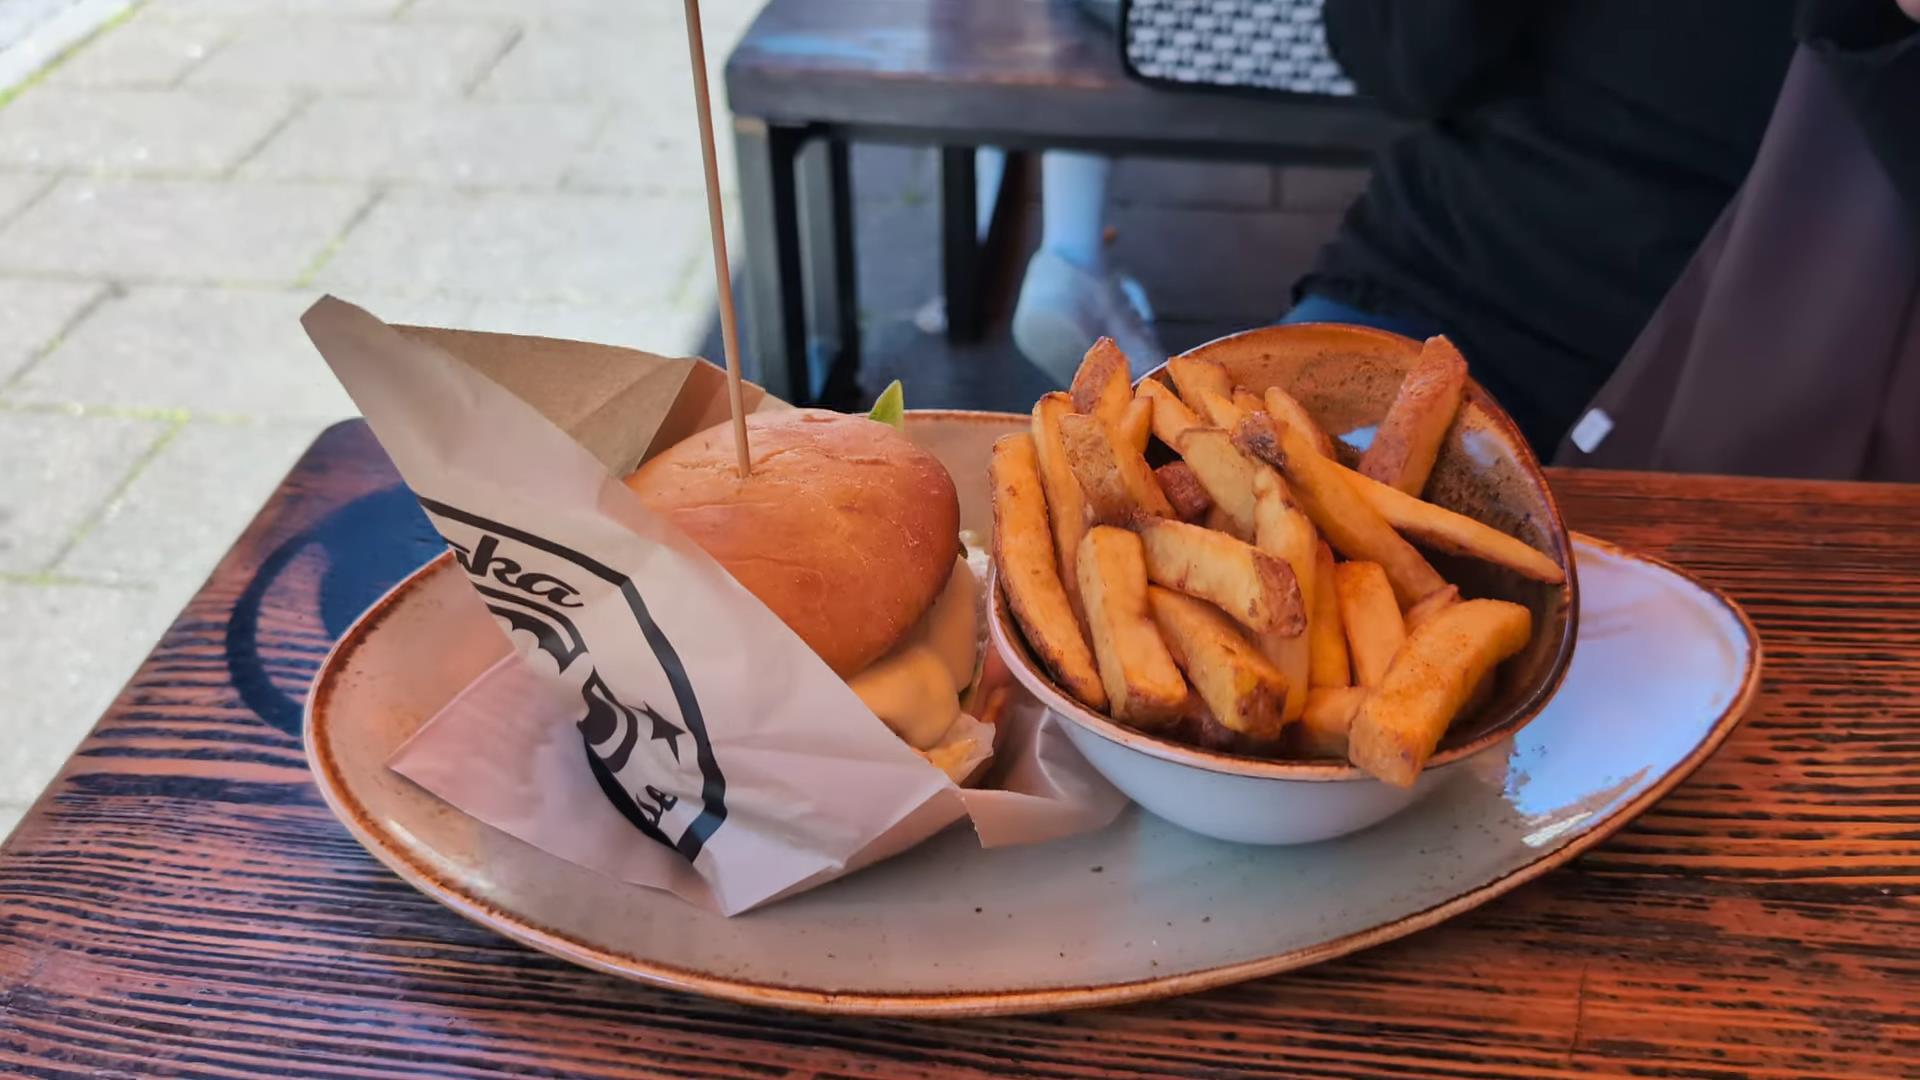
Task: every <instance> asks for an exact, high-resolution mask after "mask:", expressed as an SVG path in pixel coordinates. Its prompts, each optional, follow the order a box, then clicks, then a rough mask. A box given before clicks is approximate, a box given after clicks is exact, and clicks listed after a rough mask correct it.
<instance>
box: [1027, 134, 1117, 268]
mask: <svg viewBox="0 0 1920 1080" xmlns="http://www.w3.org/2000/svg"><path fill="white" fill-rule="evenodd" d="M1112 172H1113V161H1112V159H1110V158H1106V157H1102V156H1101V155H1099V154H1080V153H1073V152H1070V151H1066V150H1048V151H1047V152H1046V153H1044V154H1041V155H1040V246H1041V247H1043V248H1045V249H1046V250H1048V251H1051V252H1053V253H1054V254H1055V255H1058V256H1060V257H1061V258H1063V259H1065V260H1067V261H1068V262H1070V263H1073V264H1074V265H1075V266H1078V267H1080V268H1081V269H1083V270H1092V271H1095V272H1098V271H1100V270H1101V269H1103V268H1104V267H1105V265H1106V252H1105V248H1106V245H1105V244H1104V243H1102V239H1103V237H1102V234H1103V233H1104V232H1105V228H1106V225H1105V219H1106V214H1107V177H1108V175H1109V174H1110V173H1112Z"/></svg>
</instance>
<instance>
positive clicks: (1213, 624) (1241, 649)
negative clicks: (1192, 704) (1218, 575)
mask: <svg viewBox="0 0 1920 1080" xmlns="http://www.w3.org/2000/svg"><path fill="white" fill-rule="evenodd" d="M1147 594H1148V597H1149V598H1150V603H1151V604H1152V607H1153V618H1154V621H1155V622H1157V623H1159V625H1160V632H1161V634H1162V635H1163V636H1164V638H1165V640H1166V643H1167V647H1168V648H1169V649H1171V650H1172V651H1173V658H1174V661H1175V662H1176V663H1178V664H1179V665H1180V667H1181V669H1182V670H1184V671H1185V672H1186V673H1187V678H1188V679H1190V680H1192V681H1193V688H1194V689H1195V690H1197V691H1199V694H1200V697H1201V699H1202V700H1204V701H1205V702H1206V703H1207V708H1208V710H1209V711H1211V712H1212V713H1213V716H1214V719H1216V720H1218V721H1219V722H1220V723H1221V724H1224V725H1225V726H1227V727H1229V728H1231V729H1233V730H1234V731H1237V732H1239V733H1240V734H1242V735H1246V736H1249V737H1250V738H1253V739H1256V740H1259V741H1263V742H1265V741H1271V740H1273V739H1275V738H1278V737H1279V735H1280V730H1281V727H1282V726H1283V725H1284V724H1285V723H1286V720H1285V716H1284V711H1283V710H1284V707H1285V705H1286V700H1287V679H1286V676H1284V675H1282V674H1281V673H1280V671H1279V670H1278V669H1277V668H1275V667H1274V666H1273V665H1272V664H1271V663H1269V662H1268V661H1267V658H1266V657H1264V656H1261V655H1260V653H1259V651H1258V650H1256V649H1255V648H1254V647H1253V644H1252V643H1251V642H1249V641H1248V640H1247V639H1246V638H1245V637H1243V636H1242V635H1241V633H1240V630H1239V628H1238V627H1236V626H1235V625H1234V624H1233V620H1232V619H1229V618H1227V616H1226V615H1225V614H1223V613H1222V612H1221V611H1220V609H1219V608H1216V607H1214V606H1213V605H1211V604H1209V603H1207V602H1205V601H1203V600H1195V599H1194V598H1193V597H1191V596H1186V595H1183V594H1181V593H1177V592H1174V591H1173V590H1172V589H1163V588H1160V587H1159V586H1157V585H1156V586H1152V587H1151V588H1149V589H1148V590H1147Z"/></svg>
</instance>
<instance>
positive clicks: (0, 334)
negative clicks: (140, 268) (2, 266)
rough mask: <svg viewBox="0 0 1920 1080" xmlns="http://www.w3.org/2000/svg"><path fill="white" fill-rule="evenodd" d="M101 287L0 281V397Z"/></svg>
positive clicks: (64, 283) (61, 282)
mask: <svg viewBox="0 0 1920 1080" xmlns="http://www.w3.org/2000/svg"><path fill="white" fill-rule="evenodd" d="M102 291H104V286H100V285H94V284H90V283H85V282H77V281H26V280H22V279H19V278H0V395H4V394H6V393H7V389H8V387H7V383H8V381H9V380H11V379H12V378H13V377H14V376H15V375H17V374H18V373H19V372H20V370H21V369H22V368H24V367H25V366H26V365H27V363H28V362H29V361H31V360H32V359H33V358H34V357H35V356H38V355H39V353H40V350H41V349H43V348H45V347H46V346H47V345H48V343H50V342H52V341H53V339H54V338H55V337H57V336H59V333H60V331H61V330H62V329H63V328H64V327H65V326H66V325H67V323H69V322H71V321H72V320H73V317H74V316H75V315H78V314H79V313H80V310H81V309H82V308H84V307H86V305H87V304H88V303H89V302H90V301H92V300H93V299H94V298H95V297H97V296H99V295H100V294H101V292H102Z"/></svg>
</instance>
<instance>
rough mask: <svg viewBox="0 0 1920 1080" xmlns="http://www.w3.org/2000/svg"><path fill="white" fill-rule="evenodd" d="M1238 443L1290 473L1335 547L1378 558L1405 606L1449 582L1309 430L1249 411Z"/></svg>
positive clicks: (1302, 502) (1352, 555) (1369, 559)
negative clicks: (1316, 443) (1361, 492)
mask: <svg viewBox="0 0 1920 1080" xmlns="http://www.w3.org/2000/svg"><path fill="white" fill-rule="evenodd" d="M1188 437H1189V438H1191V437H1192V436H1191V434H1189V436H1188ZM1233 443H1234V445H1235V446H1237V447H1239V448H1240V449H1242V450H1245V451H1246V452H1247V453H1249V454H1252V455H1253V456H1255V457H1257V458H1260V459H1261V460H1264V461H1267V462H1269V463H1271V464H1273V465H1275V466H1278V467H1279V469H1280V471H1281V472H1283V473H1284V474H1286V478H1287V482H1288V483H1289V484H1290V485H1292V489H1293V494H1294V498H1295V499H1297V500H1298V501H1299V503H1300V505H1301V507H1302V508H1303V509H1304V510H1306V512H1307V516H1308V517H1310V518H1312V519H1313V523H1314V525H1315V526H1317V527H1318V528H1319V529H1320V532H1321V534H1322V535H1324V536H1325V537H1326V538H1327V542H1328V543H1330V544H1332V545H1333V546H1334V548H1335V550H1337V551H1339V552H1340V553H1341V554H1342V555H1345V556H1346V557H1347V558H1349V559H1358V560H1362V561H1366V562H1376V563H1379V564H1380V566H1381V568H1382V569H1384V570H1385V571H1386V573H1387V580H1388V581H1390V582H1391V583H1392V584H1393V595H1394V596H1395V598H1397V599H1398V600H1399V602H1400V606H1401V607H1402V608H1408V607H1412V606H1413V605H1414V604H1415V603H1417V602H1419V600H1420V599H1421V598H1422V597H1425V596H1426V595H1427V594H1428V593H1431V592H1433V591H1434V590H1435V589H1438V588H1441V587H1442V586H1444V585H1446V581H1445V580H1444V579H1442V578H1441V577H1440V574H1439V572H1438V571H1436V570H1435V569H1434V568H1433V566H1432V565H1431V564H1429V563H1428V562H1427V560H1426V557H1425V556H1423V555H1421V554H1420V553H1419V552H1418V551H1415V550H1414V548H1413V545H1412V544H1409V543H1407V542H1406V540H1404V539H1403V538H1401V536H1400V534H1399V533H1397V532H1394V531H1393V527H1392V526H1390V525H1388V524H1387V522H1386V519H1384V518H1382V517H1381V516H1380V513H1379V511H1377V510H1375V509H1374V508H1373V506H1372V505H1371V504H1370V503H1368V502H1367V501H1365V500H1364V499H1361V498H1360V497H1359V495H1358V493H1357V492H1356V491H1355V490H1354V484H1352V483H1351V482H1349V481H1348V480H1347V476H1348V475H1351V474H1349V473H1347V472H1346V470H1343V469H1341V467H1340V466H1339V465H1338V464H1337V463H1335V462H1333V461H1331V460H1329V459H1328V458H1325V457H1322V456H1321V455H1320V453H1319V452H1318V451H1316V450H1315V449H1314V448H1313V442H1312V439H1311V438H1310V437H1309V436H1307V435H1306V434H1305V433H1303V432H1301V431H1299V430H1297V429H1295V428H1293V427H1292V426H1290V425H1287V424H1283V423H1280V422H1278V421H1275V420H1274V419H1273V418H1272V417H1270V416H1268V415H1267V414H1266V413H1249V414H1248V415H1247V417H1246V418H1245V419H1244V420H1242V421H1240V425H1239V426H1238V427H1237V428H1235V429H1234V433H1233ZM1195 471H1198V470H1197V469H1196V470H1195ZM1205 478H1206V477H1205V475H1204V474H1203V475H1202V477H1201V479H1202V480H1204V479H1205ZM1208 490H1209V491H1211V490H1212V489H1211V488H1209V489H1208ZM1214 499H1215V501H1216V502H1217V501H1218V500H1219V496H1218V495H1215V496H1214Z"/></svg>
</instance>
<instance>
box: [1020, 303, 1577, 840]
mask: <svg viewBox="0 0 1920 1080" xmlns="http://www.w3.org/2000/svg"><path fill="white" fill-rule="evenodd" d="M1419 352H1420V345H1419V343H1417V342H1414V341H1409V340H1407V339H1405V338H1402V337H1398V336H1396V335H1393V334H1388V333H1385V332H1382V331H1377V330H1369V329H1366V328H1362V327H1351V326H1339V325H1334V324H1327V323H1318V324H1313V323H1309V324H1301V325H1294V326H1282V327H1266V328H1262V329H1259V330H1250V331H1246V332H1243V333H1239V334H1234V335H1231V336H1229V337H1225V338H1221V339H1219V340H1217V341H1213V342H1209V343H1207V344H1206V345H1202V346H1200V347H1199V348H1197V349H1194V350H1192V352H1190V353H1188V354H1187V355H1189V356H1194V355H1199V356H1205V357H1208V358H1209V359H1213V360H1216V361H1218V362H1220V363H1221V364H1223V365H1225V366H1226V368H1227V369H1228V371H1229V373H1230V374H1231V375H1232V376H1233V379H1234V381H1235V383H1237V384H1238V385H1241V386H1245V387H1247V388H1248V389H1250V390H1253V391H1254V392H1256V393H1259V392H1261V391H1263V390H1264V389H1265V388H1266V387H1268V386H1282V387H1285V388H1286V389H1287V390H1289V391H1290V392H1292V393H1293V395H1294V396H1295V397H1296V399H1298V400H1299V401H1300V402H1301V405H1302V406H1303V407H1304V408H1306V409H1307V410H1308V411H1309V412H1311V413H1312V414H1313V415H1314V418H1315V419H1316V420H1318V421H1319V422H1320V424H1321V426H1322V427H1324V428H1326V430H1328V431H1329V432H1330V433H1333V434H1334V435H1335V436H1336V437H1339V438H1342V439H1348V438H1350V433H1354V432H1358V431H1361V430H1371V427H1372V426H1373V425H1376V424H1378V423H1379V421H1380V419H1381V417H1382V416H1384V415H1385V413H1386V411H1387V409H1388V407H1389V406H1390V405H1391V404H1392V402H1393V399H1394V397H1395V396H1396V395H1397V394H1398V392H1399V387H1400V381H1401V379H1402V377H1404V376H1405V374H1406V372H1407V370H1408V369H1409V368H1410V367H1411V366H1412V365H1413V363H1414V361H1415V360H1416V359H1417V358H1418V356H1419ZM1159 375H1160V373H1159V372H1155V373H1152V374H1150V375H1149V376H1148V377H1149V378H1154V377H1159ZM1426 494H1427V497H1428V498H1430V499H1432V500H1433V501H1435V502H1436V503H1438V504H1440V505H1442V506H1446V507H1448V508H1449V509H1452V510H1455V511H1458V512H1460V513H1464V514H1467V515H1469V516H1471V517H1475V518H1478V519H1479V520H1482V521H1487V522H1489V523H1490V524H1494V525H1495V526H1496V527H1499V528H1502V529H1503V530H1505V531H1507V532H1510V533H1512V534H1514V535H1516V536H1520V537H1521V538H1522V539H1524V540H1526V541H1527V542H1528V543H1530V544H1532V545H1533V546H1535V547H1536V548H1538V549H1540V550H1542V551H1544V552H1546V553H1547V554H1549V555H1550V556H1551V557H1552V558H1553V559H1554V561H1555V562H1557V563H1559V564H1560V565H1561V566H1562V567H1563V568H1565V569H1566V571H1567V577H1566V581H1565V582H1563V583H1561V584H1559V585H1545V584H1542V583H1539V582H1531V581H1526V580H1523V579H1521V578H1520V577H1519V575H1517V574H1514V573H1513V572H1511V571H1506V570H1501V569H1499V568H1497V567H1493V566H1490V565H1488V564H1480V563H1475V562H1472V561H1471V560H1463V559H1458V558H1450V557H1447V556H1444V555H1432V556H1431V557H1432V558H1433V559H1434V562H1435V565H1436V566H1437V567H1439V568H1441V570H1442V572H1443V573H1445V574H1446V576H1447V578H1448V580H1451V581H1453V582H1455V583H1457V584H1459V585H1460V586H1461V588H1462V590H1463V591H1465V592H1466V593H1467V595H1470V596H1492V597H1498V598H1500V599H1505V600H1511V601H1514V602H1517V603H1522V604H1525V605H1527V606H1528V608H1529V609H1530V610H1532V612H1533V615H1534V637H1533V641H1532V642H1530V643H1529V645H1528V647H1527V648H1526V649H1524V650H1523V651H1522V652H1521V654H1520V655H1518V656H1516V657H1514V658H1513V659H1512V660H1510V661H1508V663H1507V664H1506V665H1504V666H1503V668H1502V669H1501V676H1500V681H1499V684H1498V689H1497V690H1496V692H1495V693H1494V695H1493V696H1492V699H1491V700H1490V701H1489V702H1488V703H1487V704H1486V705H1484V706H1482V707H1481V708H1480V709H1479V710H1478V711H1477V712H1476V713H1474V714H1471V715H1468V716H1463V717H1461V718H1460V719H1459V721H1457V722H1456V723H1455V724H1454V725H1453V727H1452V729H1450V730H1449V731H1448V733H1447V735H1446V737H1445V738H1444V739H1442V741H1441V743H1440V746H1439V747H1438V749H1437V750H1436V751H1435V752H1434V754H1433V756H1432V758H1430V759H1429V760H1428V763H1427V767H1426V769H1425V770H1423V771H1422V773H1421V774H1420V777H1419V778H1418V779H1417V780H1416V781H1415V782H1414V784H1413V786H1412V787H1410V788H1400V787H1395V786H1393V785H1390V784H1385V783H1382V782H1381V781H1379V780H1376V779H1374V778H1373V777H1372V776H1369V775H1368V774H1366V773H1364V772H1362V771H1360V770H1359V769H1357V768H1355V767H1353V766H1352V765H1350V764H1348V763H1347V762H1345V761H1339V760H1333V759H1324V760H1312V759H1267V758H1255V757H1247V756H1243V755H1239V754H1231V753H1223V752H1219V751H1214V750H1209V749H1206V748H1204V747H1200V746H1193V745H1189V744H1187V743H1183V742H1178V741H1174V740H1172V739H1168V738H1163V737H1161V736H1159V735H1152V734H1148V733H1145V732H1141V731H1138V730H1135V729H1134V728H1131V727H1128V726H1127V725H1124V724H1120V723H1116V722H1114V721H1113V720H1112V719H1110V718H1108V717H1107V716H1105V715H1103V714H1101V713H1098V712H1095V711H1093V710H1091V709H1088V708H1086V707H1084V706H1082V705H1081V704H1080V703H1079V702H1078V701H1075V700H1073V699H1072V698H1071V697H1070V696H1068V695H1067V694H1066V693H1065V692H1063V691H1062V690H1061V689H1060V688H1059V687H1057V686H1055V685H1054V683H1053V681H1052V680H1051V679H1050V678H1049V677H1048V676H1047V674H1046V673H1045V671H1044V670H1043V669H1042V667H1041V666H1040V665H1039V664H1038V663H1037V662H1036V661H1035V659H1034V657H1033V655H1032V653H1030V652H1029V651H1028V649H1027V647H1026V640H1025V638H1024V637H1023V636H1022V634H1021V633H1020V631H1019V629H1018V628H1017V627H1016V626H1015V624H1014V622H1013V619H1012V614H1011V612H1010V610H1009V608H1008V606H1007V603H1006V598H1005V597H1004V596H1002V595H1001V593H1000V590H999V588H998V578H997V577H996V578H995V580H994V587H993V589H992V618H991V620H990V622H991V627H990V632H991V634H992V638H993V643H994V647H995V648H996V649H997V650H999V652H1000V655H1001V656H1002V657H1003V658H1004V659H1005V660H1006V662H1007V667H1008V668H1009V669H1011V670H1012V672H1013V674H1014V676H1015V677H1016V678H1017V679H1019V680H1020V683H1021V685H1023V686H1025V687H1026V688H1027V689H1028V690H1029V691H1031V692H1032V693H1033V694H1034V696H1035V697H1037V698H1039V699H1040V701H1041V702H1043V703H1044V704H1045V705H1046V706H1047V707H1048V708H1049V709H1050V710H1052V712H1053V713H1054V715H1055V717H1056V718H1057V719H1058V720H1059V721H1060V722H1061V723H1062V724H1063V726H1064V727H1065V730H1066V732H1067V734H1068V736H1069V738H1070V739H1071V740H1072V741H1073V744H1074V745H1075V746H1076V747H1078V748H1079V750H1080V753H1081V754H1082V755H1083V756H1085V757H1086V759H1087V760H1088V761H1089V762H1091V763H1092V764H1093V766H1094V768H1096V769H1098V770H1099V771H1100V772H1101V774H1102V775H1104V776H1105V777H1106V778H1107V779H1108V780H1109V781H1111V782H1112V783H1113V785H1114V786H1115V787H1117V788H1119V789H1120V790H1121V791H1123V792H1125V793H1126V794H1127V796H1128V797H1130V798H1132V799H1133V801H1135V802H1137V803H1139V804H1140V805H1141V806H1143V807H1145V808H1146V809H1147V810H1149V811H1151V812H1152V813H1154V814H1156V815H1158V816H1160V817H1162V818H1165V819H1167V820H1168V821H1171V822H1173V823H1174V824H1176V825H1180V826H1182V827H1184V828H1187V829H1191V830H1192V831H1194V832H1197V833H1202V834H1205V835H1207V836H1212V837H1217V838H1219V839H1222V840H1232V841H1238V842H1241V843H1249V844H1303V843H1310V842H1312V841H1316V840H1327V839H1331V838H1333V837H1336V836H1342V835H1345V834H1347V833H1351V832H1357V831H1359V830H1361V829H1364V828H1366V827H1368V826H1370V825H1374V824H1377V823H1378V822H1380V821H1383V820H1385V819H1386V818H1388V817H1390V816H1392V815H1393V814H1395V813H1398V812H1399V811H1401V810H1404V809H1405V808H1406V807H1408V806H1410V805H1412V804H1413V803H1414V802H1416V801H1417V800H1419V799H1420V798H1422V797H1423V796H1425V795H1427V794H1428V793H1429V792H1431V791H1433V790H1435V789H1436V788H1438V787H1440V786H1441V785H1442V784H1444V783H1446V782H1447V779H1448V777H1449V776H1451V775H1454V774H1455V773H1457V772H1459V771H1461V770H1460V769H1459V766H1460V765H1461V764H1462V763H1464V762H1466V761H1467V760H1469V759H1471V758H1474V757H1477V756H1479V755H1481V754H1483V753H1487V752H1489V751H1493V752H1495V753H1504V752H1505V751H1504V748H1505V747H1507V746H1509V745H1510V744H1511V743H1512V740H1513V734H1514V732H1516V731H1518V730H1519V729H1520V728H1521V727H1523V726H1524V725H1525V724H1527V723H1528V722H1529V721H1531V720H1532V719H1533V718H1534V717H1535V716H1536V715H1538V714H1539V712H1540V710H1541V709H1542V708H1543V707H1545V705H1546V703H1547V700H1548V699H1549V698H1550V697H1552V695H1553V693H1554V691H1555V690H1556V689H1557V688H1558V687H1559V685H1560V681H1561V679H1562V678H1563V677H1564V676H1565V674H1566V670H1567V664H1568V662H1569V660H1570V659H1571V658H1572V655H1573V646H1574V640H1575V636H1576V631H1577V627H1578V617H1579V588H1578V581H1577V577H1576V575H1575V572H1574V566H1573V549H1572V543H1571V541H1570V540H1569V538H1568V536H1567V531H1566V525H1565V524H1564V523H1563V522H1562V521H1561V518H1560V511H1559V508H1558V507H1557V506H1556V505H1555V503H1554V500H1553V494H1552V492H1551V491H1550V490H1549V489H1548V487H1547V482H1546V478H1545V475H1544V474H1543V473H1542V471H1541V469H1540V464H1539V462H1538V461H1537V460H1535V458H1534V456H1533V452H1532V451H1531V450H1530V449H1528V447H1527V444H1526V441H1525V440H1524V439H1523V438H1522V437H1521V435H1520V433H1519V429H1518V428H1516V427H1515V426H1514V424H1513V421H1512V420H1511V419H1509V418H1508V417H1507V415H1506V413H1505V412H1504V411H1502V410H1501V409H1500V406H1499V405H1498V403H1496V402H1495V401H1494V400H1493V399H1492V398H1491V397H1490V396H1489V395H1487V393H1486V392H1485V391H1484V390H1483V389H1481V388H1480V387H1479V386H1478V385H1477V384H1469V386H1468V390H1467V395H1466V400H1465V401H1464V402H1463V403H1462V405H1461V414H1460V418H1459V420H1458V421H1457V422H1456V423H1455V424H1454V425H1453V427H1452V428H1451V429H1450V431H1449V433H1448V436H1447V439H1446V442H1445V443H1444V444H1443V445H1442V447H1441V451H1440V457H1439V460H1438V462H1437V463H1436V466H1435V469H1434V473H1433V477H1432V479H1431V480H1430V481H1429V483H1428V487H1427V493H1426ZM1495 748H1500V749H1495Z"/></svg>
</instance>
